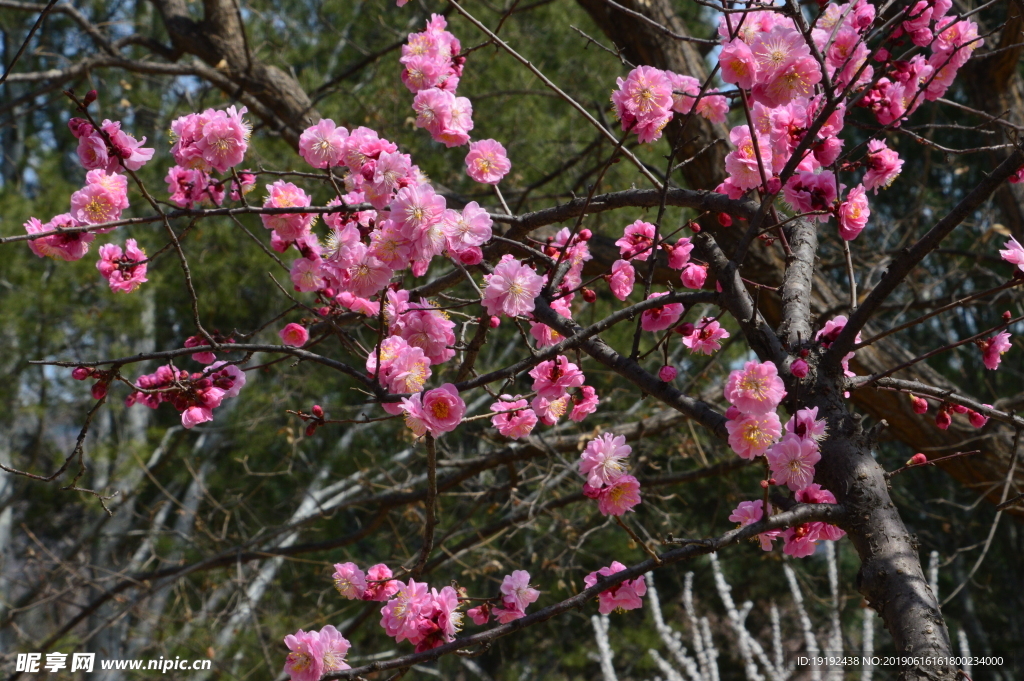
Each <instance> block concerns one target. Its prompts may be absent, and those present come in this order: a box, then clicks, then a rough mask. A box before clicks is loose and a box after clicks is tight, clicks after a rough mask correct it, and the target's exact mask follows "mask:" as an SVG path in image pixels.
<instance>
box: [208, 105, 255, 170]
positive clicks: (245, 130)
mask: <svg viewBox="0 0 1024 681" xmlns="http://www.w3.org/2000/svg"><path fill="white" fill-rule="evenodd" d="M245 112H246V108H245V107H244V106H243V107H242V108H241V109H240V110H236V109H235V107H234V106H229V107H228V108H227V110H225V111H214V110H212V109H208V110H207V111H206V112H204V113H203V119H204V120H203V124H202V133H201V134H200V135H199V136H197V137H196V139H195V146H196V148H197V149H198V150H199V151H200V152H201V153H202V155H203V160H205V161H206V163H207V164H209V166H210V167H211V168H213V169H214V170H216V171H218V172H221V173H225V172H227V171H228V170H230V169H231V168H233V167H234V166H236V165H238V164H239V163H241V162H242V159H243V158H244V157H245V152H246V149H247V148H248V141H249V132H250V127H249V124H248V123H246V122H245V121H244V120H243V119H242V116H243V115H244V114H245Z"/></svg>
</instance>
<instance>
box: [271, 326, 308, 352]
mask: <svg viewBox="0 0 1024 681" xmlns="http://www.w3.org/2000/svg"><path fill="white" fill-rule="evenodd" d="M277 335H278V336H280V337H281V342H282V343H284V344H285V345H289V346H291V347H293V348H301V347H302V346H303V345H305V344H306V343H307V342H309V331H308V330H307V329H306V327H304V326H302V325H301V324H296V323H294V322H293V323H291V324H287V325H285V327H284V328H283V329H281V330H280V331H279V332H278V334H277Z"/></svg>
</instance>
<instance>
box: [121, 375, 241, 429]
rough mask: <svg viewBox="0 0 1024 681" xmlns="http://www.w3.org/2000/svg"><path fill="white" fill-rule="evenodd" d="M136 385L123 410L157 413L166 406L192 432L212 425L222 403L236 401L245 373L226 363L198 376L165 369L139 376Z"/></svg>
mask: <svg viewBox="0 0 1024 681" xmlns="http://www.w3.org/2000/svg"><path fill="white" fill-rule="evenodd" d="M135 385H136V387H137V388H138V390H136V391H135V392H133V393H131V394H130V395H129V396H128V397H127V398H126V399H125V405H126V406H129V407H130V406H132V405H133V404H136V403H138V404H143V405H145V406H147V407H149V408H150V409H156V408H157V407H159V406H160V403H162V402H167V403H169V404H170V405H171V406H173V407H174V408H175V409H177V410H178V411H179V412H181V425H183V426H185V427H186V428H192V427H193V426H195V425H197V424H200V423H205V422H207V421H212V420H213V410H214V409H216V408H217V407H219V406H220V405H221V403H222V402H223V401H224V400H225V399H228V398H231V397H238V393H239V392H240V391H241V390H242V388H243V387H244V386H245V373H244V372H243V371H242V370H241V369H239V368H238V367H236V366H235V365H233V364H227V363H225V362H214V363H213V364H211V365H210V366H208V367H206V368H205V369H203V371H201V372H197V373H189V372H187V371H184V370H182V369H175V368H174V367H173V366H170V365H164V366H161V367H159V368H158V369H157V370H156V371H155V372H154V373H152V374H145V375H143V376H139V378H138V379H136V381H135Z"/></svg>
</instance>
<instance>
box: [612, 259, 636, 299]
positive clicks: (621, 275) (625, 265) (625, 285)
mask: <svg viewBox="0 0 1024 681" xmlns="http://www.w3.org/2000/svg"><path fill="white" fill-rule="evenodd" d="M635 281H636V272H635V271H634V270H633V266H632V265H630V264H629V262H628V261H626V260H616V261H615V262H614V263H612V273H611V276H610V277H609V278H608V287H609V288H610V289H611V290H612V295H614V296H615V297H616V298H618V299H619V300H625V299H626V298H628V297H629V294H630V293H632V292H633V284H634V283H635Z"/></svg>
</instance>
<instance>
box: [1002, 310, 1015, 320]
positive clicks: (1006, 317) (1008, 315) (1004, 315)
mask: <svg viewBox="0 0 1024 681" xmlns="http://www.w3.org/2000/svg"><path fill="white" fill-rule="evenodd" d="M1012 318H1013V315H1012V314H1010V311H1009V310H1007V311H1006V312H1004V313H1003V321H1004V322H1008V321H1010V319H1012Z"/></svg>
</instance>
